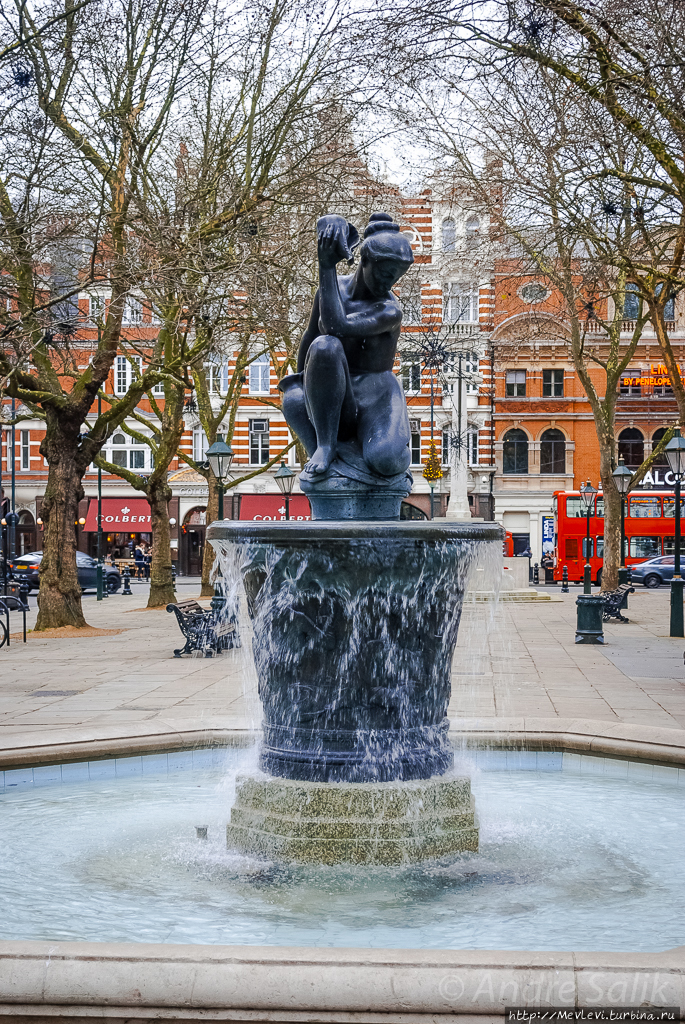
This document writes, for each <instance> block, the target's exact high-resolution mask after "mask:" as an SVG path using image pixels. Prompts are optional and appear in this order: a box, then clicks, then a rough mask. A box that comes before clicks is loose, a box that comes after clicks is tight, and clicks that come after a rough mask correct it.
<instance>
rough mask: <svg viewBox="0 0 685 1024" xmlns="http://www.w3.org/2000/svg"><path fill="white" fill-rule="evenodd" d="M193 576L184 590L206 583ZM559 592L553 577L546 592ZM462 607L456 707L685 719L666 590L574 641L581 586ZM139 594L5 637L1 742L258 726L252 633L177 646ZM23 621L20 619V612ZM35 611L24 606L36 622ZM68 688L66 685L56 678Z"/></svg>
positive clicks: (489, 713)
mask: <svg viewBox="0 0 685 1024" xmlns="http://www.w3.org/2000/svg"><path fill="white" fill-rule="evenodd" d="M198 590H199V588H198V585H197V583H187V584H185V585H181V586H180V587H179V596H188V597H189V596H197V594H198ZM552 592H554V591H553V590H552V589H550V593H552ZM578 593H579V590H578V589H577V588H574V589H572V592H571V593H570V594H568V595H557V596H559V597H562V596H563V600H560V601H558V602H549V603H548V602H538V603H522V604H501V605H499V606H497V608H496V610H494V611H493V609H492V608H489V607H488V606H483V605H480V604H478V605H474V604H470V605H467V606H466V607H465V609H464V614H463V617H462V624H461V630H460V636H459V644H458V647H457V651H456V655H455V660H454V666H453V697H452V702H451V704H450V716H451V717H453V718H456V717H459V718H468V719H471V720H473V719H493V718H503V719H504V718H508V719H511V718H513V717H514V718H515V717H519V718H521V717H523V718H534V719H564V720H570V719H584V720H595V721H601V722H603V723H604V724H606V725H608V724H610V723H626V724H629V725H641V726H648V727H661V728H666V729H685V670H684V667H683V650H684V649H685V642H684V641H683V640H672V639H670V638H669V637H668V636H667V633H668V601H669V597H668V591H666V590H662V591H656V592H655V591H645V590H640V591H637V592H636V593H635V595H631V598H630V608H629V610H628V615H629V617H630V620H631V621H630V624H627V625H626V624H622V623H616V624H614V623H611V624H608V625H607V626H606V638H607V644H606V646H605V647H604V648H602V647H597V646H592V647H588V646H576V645H575V644H574V624H575V598H576V596H577V594H578ZM146 597H147V588H146V587H145V586H144V585H143V584H141V585H138V586H136V587H135V589H134V595H133V596H132V597H123V596H122V595H120V594H119V595H116V596H114V597H111V598H109V599H108V600H107V601H103V602H100V603H98V602H96V601H95V599H94V598H91V597H86V598H85V599H84V606H85V613H86V618H87V621H88V622H89V623H90V624H91V625H93V626H95V627H100V628H107V629H120V630H122V632H120V633H118V634H117V635H113V636H101V637H98V636H90V637H76V638H75V637H73V636H70V637H67V638H59V639H46V638H44V637H41V636H40V635H39V634H35V636H34V637H30V638H29V641H28V642H27V643H26V644H23V643H21V642H20V641H13V642H12V646H11V647H10V648H9V650H8V649H7V648H1V649H0V748H3V747H4V748H7V747H11V746H12V745H13V744H14V742H16V741H17V740H18V739H19V736H20V735H23V736H24V737H25V736H26V735H27V734H41V733H43V732H47V731H49V730H53V731H54V730H58V731H59V732H60V733H61V734H65V733H69V734H72V732H73V735H74V737H76V736H84V735H86V734H90V733H91V732H92V731H93V730H96V731H98V732H100V733H102V732H104V731H107V732H109V731H116V730H122V731H130V730H131V728H132V727H138V729H139V731H140V732H144V731H146V730H148V729H150V730H153V731H154V730H161V729H162V727H168V728H169V729H174V728H175V729H189V728H202V727H203V723H205V724H206V725H207V727H210V726H212V727H216V726H217V725H221V726H222V727H225V728H249V727H252V726H254V725H256V724H257V722H258V717H259V706H258V701H257V700H256V697H255V680H254V673H253V671H252V667H251V642H250V638H249V635H247V630H245V629H244V630H243V639H244V646H243V647H242V649H240V650H238V651H229V652H226V653H225V654H223V655H222V656H221V657H219V658H213V659H205V658H199V657H185V658H182V659H175V658H173V656H172V653H173V649H174V647H180V646H182V642H183V641H182V637H181V634H180V632H179V630H178V627H177V625H176V620H175V618H174V617H173V616H171V615H169V614H167V613H166V612H165V611H164V610H162V611H147V610H146V609H145V608H144V605H145V601H146ZM13 621H14V623H15V628H16V629H17V630H18V628H19V622H20V619H19V618H18V617H17V616H16V615H15V616H14V620H13ZM34 621H35V611H32V612H31V614H30V616H29V627H30V626H31V625H32V624H33V622H34ZM60 691H61V692H60Z"/></svg>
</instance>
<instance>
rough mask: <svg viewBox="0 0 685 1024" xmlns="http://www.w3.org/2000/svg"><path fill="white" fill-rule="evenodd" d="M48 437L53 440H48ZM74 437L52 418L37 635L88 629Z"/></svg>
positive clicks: (46, 451) (46, 447)
mask: <svg viewBox="0 0 685 1024" xmlns="http://www.w3.org/2000/svg"><path fill="white" fill-rule="evenodd" d="M48 432H49V434H50V435H51V436H48ZM75 451H76V434H75V435H74V438H70V437H68V436H65V435H64V434H63V433H62V432H61V431H59V430H58V429H56V428H55V424H54V422H53V423H52V424H51V423H50V418H48V424H47V431H46V436H45V439H44V441H43V444H42V445H41V453H42V454H43V455H44V456H45V457H46V459H47V460H48V465H49V469H48V482H47V487H46V488H45V496H44V498H43V504H42V507H41V516H42V519H43V522H44V524H45V527H44V533H43V559H42V562H41V567H40V590H39V594H38V606H39V608H38V618H37V620H36V626H35V628H36V630H39V631H40V630H43V629H55V628H59V627H60V626H78V627H79V628H80V627H82V626H86V625H87V623H86V620H85V619H84V617H83V609H82V608H81V587H80V586H79V582H78V573H77V570H76V528H75V523H76V520H77V519H78V503H79V501H80V500H81V498H82V497H83V487H82V486H81V472H80V471H79V468H78V465H77V462H76V458H75Z"/></svg>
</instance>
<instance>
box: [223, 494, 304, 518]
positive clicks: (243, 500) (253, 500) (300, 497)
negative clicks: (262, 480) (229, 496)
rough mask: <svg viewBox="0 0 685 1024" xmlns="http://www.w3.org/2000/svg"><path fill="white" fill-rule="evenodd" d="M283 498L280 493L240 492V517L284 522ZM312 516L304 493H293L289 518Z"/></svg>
mask: <svg viewBox="0 0 685 1024" xmlns="http://www.w3.org/2000/svg"><path fill="white" fill-rule="evenodd" d="M285 516H286V509H285V498H284V497H283V495H282V494H242V495H241V496H240V518H241V519H249V520H251V521H252V522H253V523H260V522H264V523H268V522H275V523H281V522H283V523H284V522H285ZM311 518H312V510H311V508H310V506H309V501H308V499H307V498H305V496H304V494H293V495H292V497H291V498H290V519H291V521H292V520H300V521H303V520H306V519H311Z"/></svg>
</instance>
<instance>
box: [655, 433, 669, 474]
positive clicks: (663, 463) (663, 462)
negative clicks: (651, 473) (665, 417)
mask: <svg viewBox="0 0 685 1024" xmlns="http://www.w3.org/2000/svg"><path fill="white" fill-rule="evenodd" d="M666 430H667V428H666V427H659V429H658V430H655V431H654V433H653V434H652V451H654V449H655V448H656V446H657V445H658V443H659V441H660V440H661V439H662V437H663V436H664V434H665V433H666ZM652 465H653V466H666V467H668V459H667V458H666V456H665V455H664V454H663V452H662V454H661V455H660V456H659V457H658V458H657V459H655V460H654V462H653V463H652Z"/></svg>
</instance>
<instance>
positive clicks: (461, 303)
mask: <svg viewBox="0 0 685 1024" xmlns="http://www.w3.org/2000/svg"><path fill="white" fill-rule="evenodd" d="M442 319H443V323H446V324H477V323H478V288H477V287H476V286H475V285H473V284H469V283H467V282H464V281H447V282H446V283H445V284H444V286H443V290H442Z"/></svg>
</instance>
